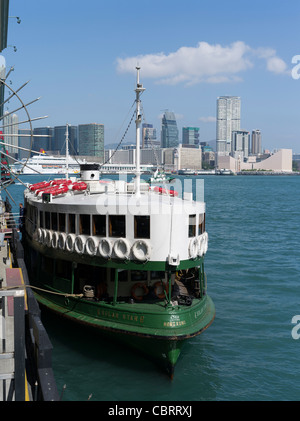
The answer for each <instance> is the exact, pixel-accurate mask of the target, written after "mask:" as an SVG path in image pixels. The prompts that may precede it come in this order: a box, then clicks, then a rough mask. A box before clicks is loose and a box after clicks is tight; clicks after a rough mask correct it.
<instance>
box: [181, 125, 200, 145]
mask: <svg viewBox="0 0 300 421" xmlns="http://www.w3.org/2000/svg"><path fill="white" fill-rule="evenodd" d="M182 146H184V147H185V148H198V147H199V127H183V128H182Z"/></svg>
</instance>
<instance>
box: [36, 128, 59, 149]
mask: <svg viewBox="0 0 300 421" xmlns="http://www.w3.org/2000/svg"><path fill="white" fill-rule="evenodd" d="M33 134H34V136H35V137H34V138H33V145H32V149H33V150H34V151H37V152H39V151H40V149H43V150H44V151H51V150H52V147H53V146H52V144H53V134H54V130H53V127H49V126H48V127H35V128H34V129H33ZM38 136H40V137H38ZM44 136H47V137H44Z"/></svg>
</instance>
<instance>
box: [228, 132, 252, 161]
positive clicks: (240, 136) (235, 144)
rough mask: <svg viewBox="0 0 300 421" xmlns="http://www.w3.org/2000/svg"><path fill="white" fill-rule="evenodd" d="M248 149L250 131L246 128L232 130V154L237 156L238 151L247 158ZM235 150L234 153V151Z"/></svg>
mask: <svg viewBox="0 0 300 421" xmlns="http://www.w3.org/2000/svg"><path fill="white" fill-rule="evenodd" d="M249 150H250V133H249V132H248V131H247V130H235V131H233V132H232V151H231V152H232V153H231V154H232V156H233V157H237V156H238V154H239V153H240V152H242V153H243V155H242V156H243V158H248V156H249ZM235 152H236V153H235Z"/></svg>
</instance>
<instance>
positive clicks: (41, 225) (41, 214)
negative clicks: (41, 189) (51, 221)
mask: <svg viewBox="0 0 300 421" xmlns="http://www.w3.org/2000/svg"><path fill="white" fill-rule="evenodd" d="M40 228H44V214H43V211H40Z"/></svg>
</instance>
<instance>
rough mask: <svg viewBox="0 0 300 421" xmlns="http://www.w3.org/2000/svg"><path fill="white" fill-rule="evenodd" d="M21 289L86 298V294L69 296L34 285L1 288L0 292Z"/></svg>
mask: <svg viewBox="0 0 300 421" xmlns="http://www.w3.org/2000/svg"><path fill="white" fill-rule="evenodd" d="M21 288H22V289H24V288H33V289H38V290H39V291H43V292H47V293H49V294H55V295H62V296H64V297H75V298H76V297H78V298H82V297H83V296H84V294H68V293H63V292H55V291H50V290H48V289H43V288H39V287H36V286H33V285H16V286H9V287H2V288H0V291H9V290H10V289H21Z"/></svg>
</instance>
